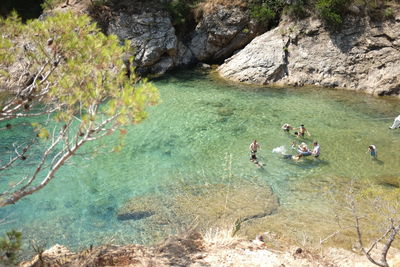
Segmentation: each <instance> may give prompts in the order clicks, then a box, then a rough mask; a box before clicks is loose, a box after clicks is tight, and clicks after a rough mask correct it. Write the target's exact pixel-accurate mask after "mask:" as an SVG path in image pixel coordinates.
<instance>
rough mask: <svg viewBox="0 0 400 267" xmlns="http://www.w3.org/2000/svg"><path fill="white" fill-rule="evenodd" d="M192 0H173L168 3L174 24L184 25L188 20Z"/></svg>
mask: <svg viewBox="0 0 400 267" xmlns="http://www.w3.org/2000/svg"><path fill="white" fill-rule="evenodd" d="M190 4H191V3H190V2H189V1H186V0H172V1H171V2H169V3H168V6H167V9H168V12H169V14H170V15H171V17H172V24H173V25H174V26H176V25H182V24H185V22H186V16H187V15H188V14H189V13H190V10H191V6H190Z"/></svg>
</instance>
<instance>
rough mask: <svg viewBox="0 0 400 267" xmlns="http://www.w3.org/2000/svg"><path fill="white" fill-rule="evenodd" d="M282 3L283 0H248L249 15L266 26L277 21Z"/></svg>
mask: <svg viewBox="0 0 400 267" xmlns="http://www.w3.org/2000/svg"><path fill="white" fill-rule="evenodd" d="M284 5H285V3H284V1H283V0H250V1H249V8H250V15H251V17H252V18H253V19H255V20H257V21H258V22H260V23H262V24H263V25H264V26H266V27H268V26H271V24H274V23H277V22H278V21H279V18H280V15H281V13H282V10H283V7H284Z"/></svg>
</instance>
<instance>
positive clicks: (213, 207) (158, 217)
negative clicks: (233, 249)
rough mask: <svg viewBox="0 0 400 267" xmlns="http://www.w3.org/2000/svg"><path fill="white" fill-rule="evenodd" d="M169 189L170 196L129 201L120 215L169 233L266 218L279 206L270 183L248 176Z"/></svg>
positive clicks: (145, 227)
mask: <svg viewBox="0 0 400 267" xmlns="http://www.w3.org/2000/svg"><path fill="white" fill-rule="evenodd" d="M167 191H168V192H169V193H168V194H167V195H152V196H151V197H135V198H133V199H131V200H129V201H128V202H127V203H126V204H125V205H123V207H122V208H121V209H120V210H119V212H118V218H121V220H125V219H128V220H129V219H139V217H140V219H145V220H147V221H146V223H145V226H144V227H143V229H144V230H146V229H149V231H154V230H155V229H159V230H160V227H163V228H162V229H163V231H164V232H166V229H173V230H175V229H179V228H182V227H185V226H187V227H189V226H190V225H192V224H193V223H194V222H196V225H198V228H199V229H203V230H205V229H208V227H222V226H223V227H225V226H226V225H233V224H234V222H235V221H237V220H238V219H241V221H242V222H247V221H251V220H255V219H259V218H263V217H265V216H269V215H271V214H274V213H275V212H276V210H277V208H278V206H279V201H278V198H277V197H276V196H275V195H274V193H273V192H272V190H271V189H270V188H269V186H268V185H267V184H265V183H262V182H260V183H259V182H257V181H248V180H246V179H242V180H239V181H237V180H235V182H232V183H231V184H204V185H179V186H178V187H175V188H174V189H167ZM139 215H141V216H139ZM142 215H143V216H142ZM165 227H166V228H165ZM160 231H161V230H160Z"/></svg>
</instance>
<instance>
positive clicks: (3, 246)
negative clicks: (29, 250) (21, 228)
mask: <svg viewBox="0 0 400 267" xmlns="http://www.w3.org/2000/svg"><path fill="white" fill-rule="evenodd" d="M21 240H22V233H21V232H18V231H15V230H12V231H10V232H7V233H6V235H5V236H4V237H3V238H0V263H3V264H5V265H12V264H16V260H17V255H18V252H19V250H21V245H22V242H21Z"/></svg>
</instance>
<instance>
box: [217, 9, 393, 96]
mask: <svg viewBox="0 0 400 267" xmlns="http://www.w3.org/2000/svg"><path fill="white" fill-rule="evenodd" d="M398 29H400V15H397V17H396V18H395V19H393V20H388V21H384V22H372V21H370V20H369V19H367V18H359V17H358V18H356V17H349V18H347V20H346V22H345V24H344V26H343V28H342V30H341V31H340V32H329V31H327V30H326V28H325V27H324V26H323V24H322V23H321V21H319V20H318V19H315V18H308V19H306V20H303V21H300V22H291V21H288V20H283V21H282V22H281V23H280V25H279V27H277V28H276V29H274V30H272V31H270V32H267V33H265V34H263V35H262V36H259V37H257V38H255V39H254V40H253V41H252V42H251V43H250V44H249V45H248V46H246V47H245V48H244V49H243V50H241V51H240V52H239V53H237V54H235V55H234V56H232V57H231V58H229V59H227V60H226V61H225V63H224V64H223V65H221V66H220V67H219V69H218V71H219V73H220V75H221V76H222V77H225V78H227V79H231V80H234V81H239V82H245V83H253V84H277V85H286V84H288V85H293V86H302V85H318V86H325V87H340V88H347V89H353V90H359V91H364V92H367V93H371V94H375V95H399V93H400V31H398Z"/></svg>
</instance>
